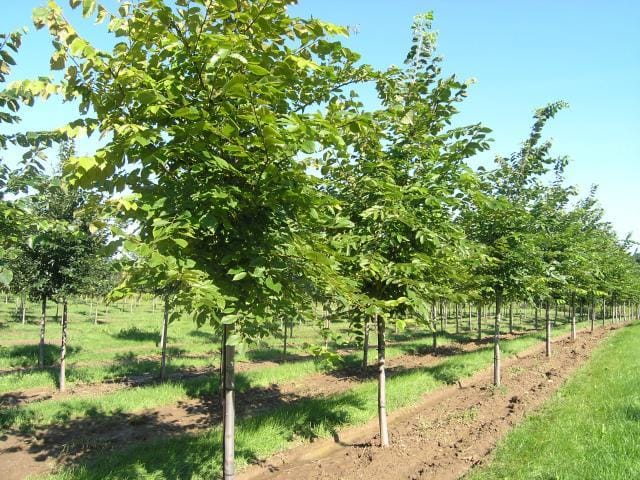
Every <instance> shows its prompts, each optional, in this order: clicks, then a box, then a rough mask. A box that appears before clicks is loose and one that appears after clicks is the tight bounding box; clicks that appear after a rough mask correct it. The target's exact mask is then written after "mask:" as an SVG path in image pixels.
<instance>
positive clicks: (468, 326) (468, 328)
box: [467, 302, 471, 331]
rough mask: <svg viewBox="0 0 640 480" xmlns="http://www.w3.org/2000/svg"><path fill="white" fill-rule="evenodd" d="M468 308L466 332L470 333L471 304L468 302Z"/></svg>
mask: <svg viewBox="0 0 640 480" xmlns="http://www.w3.org/2000/svg"><path fill="white" fill-rule="evenodd" d="M468 307H469V318H468V320H467V330H468V331H471V302H469V304H468Z"/></svg>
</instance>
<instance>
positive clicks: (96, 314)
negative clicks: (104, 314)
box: [93, 298, 100, 325]
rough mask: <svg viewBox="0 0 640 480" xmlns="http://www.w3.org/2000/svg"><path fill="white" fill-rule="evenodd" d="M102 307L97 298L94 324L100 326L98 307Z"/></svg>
mask: <svg viewBox="0 0 640 480" xmlns="http://www.w3.org/2000/svg"><path fill="white" fill-rule="evenodd" d="M99 305H100V302H99V301H98V299H97V298H96V311H95V314H94V316H93V324H94V325H97V324H98V306H99Z"/></svg>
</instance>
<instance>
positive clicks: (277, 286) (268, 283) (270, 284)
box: [264, 277, 282, 293]
mask: <svg viewBox="0 0 640 480" xmlns="http://www.w3.org/2000/svg"><path fill="white" fill-rule="evenodd" d="M264 283H265V285H266V286H267V287H268V288H269V289H270V290H273V291H274V292H276V293H280V291H281V290H282V284H280V283H277V282H274V281H273V279H272V278H271V277H267V280H266V281H265V282H264Z"/></svg>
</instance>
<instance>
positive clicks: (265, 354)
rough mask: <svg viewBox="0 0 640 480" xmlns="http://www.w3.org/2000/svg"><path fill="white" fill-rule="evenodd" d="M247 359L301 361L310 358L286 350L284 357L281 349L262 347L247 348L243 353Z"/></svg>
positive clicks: (253, 360)
mask: <svg viewBox="0 0 640 480" xmlns="http://www.w3.org/2000/svg"><path fill="white" fill-rule="evenodd" d="M245 357H247V360H250V361H251V362H274V363H283V362H302V361H308V360H310V359H311V357H309V355H298V354H295V353H290V352H287V357H286V359H284V358H283V356H282V349H281V348H275V347H262V348H257V349H255V350H249V351H247V352H246V353H245Z"/></svg>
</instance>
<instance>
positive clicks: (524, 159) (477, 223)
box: [463, 102, 566, 386]
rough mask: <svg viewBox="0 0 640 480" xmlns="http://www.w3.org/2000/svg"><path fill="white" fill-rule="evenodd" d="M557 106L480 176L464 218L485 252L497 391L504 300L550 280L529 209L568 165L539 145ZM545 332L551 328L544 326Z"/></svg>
mask: <svg viewBox="0 0 640 480" xmlns="http://www.w3.org/2000/svg"><path fill="white" fill-rule="evenodd" d="M564 107H565V104H564V103H563V102H557V103H553V104H550V105H548V106H547V107H545V108H541V109H539V110H537V111H536V113H535V116H534V118H535V122H534V125H533V128H532V131H531V134H530V136H529V138H528V139H527V140H526V141H525V142H524V143H523V145H522V148H521V149H520V150H519V151H517V152H515V153H514V154H512V155H511V156H510V157H509V158H504V157H497V158H496V163H497V167H496V168H495V169H494V170H490V171H484V170H481V171H480V175H481V179H482V190H483V195H482V196H477V197H476V198H477V202H476V203H475V204H474V205H473V206H472V208H471V209H470V210H467V211H466V212H464V218H463V223H464V224H465V225H466V229H467V234H468V235H469V237H470V238H471V239H473V240H475V241H477V242H480V243H481V244H483V245H484V246H485V247H486V249H487V250H486V251H487V255H488V256H489V257H490V259H491V260H490V261H489V262H487V263H486V264H484V265H483V266H482V267H481V268H480V271H481V273H482V274H484V276H485V277H484V278H486V279H487V280H488V282H489V284H488V285H487V286H488V287H489V288H491V289H492V291H493V296H494V301H495V305H496V311H495V333H494V374H493V383H494V385H496V386H499V385H500V373H501V359H500V321H501V316H502V305H503V300H504V298H505V296H506V297H511V298H518V297H519V298H522V297H526V296H528V295H530V294H531V293H534V292H537V291H540V289H541V288H543V287H544V285H545V278H546V277H548V276H549V268H550V266H549V265H548V264H545V263H544V262H543V261H542V250H541V249H540V238H541V237H540V235H541V228H540V226H539V223H537V222H536V220H540V219H537V218H536V217H535V216H533V215H532V213H531V209H532V206H533V205H534V203H535V202H536V201H537V200H538V198H539V197H540V195H541V194H542V193H543V192H544V186H543V184H542V177H543V176H544V175H545V174H546V173H547V172H548V171H549V167H550V165H554V166H555V168H556V169H559V168H562V166H563V165H564V164H565V163H566V159H565V158H564V157H563V158H560V159H555V158H552V157H551V156H550V155H549V149H550V147H551V144H550V143H549V142H548V141H546V142H541V135H542V130H543V128H544V125H545V124H546V122H547V121H548V120H549V119H551V118H553V116H554V115H555V114H556V113H557V112H558V111H559V110H561V109H562V108H564ZM547 328H549V322H548V321H547Z"/></svg>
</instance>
